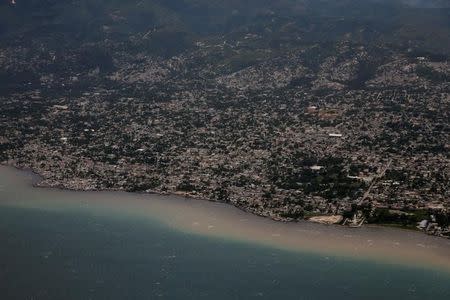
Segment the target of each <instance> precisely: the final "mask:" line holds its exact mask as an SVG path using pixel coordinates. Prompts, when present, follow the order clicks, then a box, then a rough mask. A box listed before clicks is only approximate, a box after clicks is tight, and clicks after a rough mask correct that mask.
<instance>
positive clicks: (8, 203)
mask: <svg viewBox="0 0 450 300" xmlns="http://www.w3.org/2000/svg"><path fill="white" fill-rule="evenodd" d="M31 179H32V177H30V174H29V173H23V172H18V171H16V170H13V169H10V168H4V167H0V299H1V300H9V299H27V300H28V299H33V300H39V299H58V300H60V299H63V300H66V299H67V300H70V299H82V300H84V299H111V300H115V299H118V300H119V299H120V300H122V299H219V300H220V299H253V298H257V299H450V272H446V271H444V270H448V267H447V266H448V264H447V263H448V258H449V256H450V253H449V249H450V243H449V242H448V241H444V240H441V239H435V238H432V237H428V236H425V235H421V234H417V233H411V232H404V231H396V230H388V229H384V228H367V229H361V230H358V231H350V230H347V229H344V228H338V227H324V226H319V225H314V224H306V223H304V224H282V223H277V222H272V221H270V220H267V219H262V218H257V217H254V216H251V215H248V214H246V213H243V212H241V211H238V210H236V209H233V208H232V207H229V206H223V205H219V204H213V203H208V202H205V201H196V202H193V201H188V200H184V199H180V198H176V197H175V198H174V197H172V198H164V197H157V196H147V195H133V194H124V193H79V192H69V191H60V190H52V189H38V188H33V187H31V186H30V180H31ZM283 245H284V246H286V247H284V246H283ZM310 245H312V246H311V247H310ZM278 246H280V247H278ZM324 247H325V248H329V249H321V248H324ZM282 249H288V250H282ZM378 252H380V253H379V255H378V254H377V253H378ZM403 255H404V256H407V259H405V260H402V262H401V263H400V262H399V263H396V264H393V263H392V261H393V260H399V259H400V258H401V257H402V256H403ZM412 260H413V261H414V262H417V263H416V264H411V261H412ZM440 263H442V265H443V268H442V270H443V271H438V269H439V266H440ZM408 265H409V267H408ZM411 265H416V267H411Z"/></svg>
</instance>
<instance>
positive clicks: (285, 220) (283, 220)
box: [0, 163, 445, 239]
mask: <svg viewBox="0 0 450 300" xmlns="http://www.w3.org/2000/svg"><path fill="white" fill-rule="evenodd" d="M0 166H4V167H9V168H14V169H16V170H18V171H24V172H30V173H32V174H33V176H35V177H36V179H35V181H34V182H33V183H32V185H33V187H36V188H51V189H58V190H61V191H73V192H121V193H126V194H130V195H158V196H163V197H164V196H167V197H170V196H175V197H182V198H186V199H190V200H195V201H206V202H211V203H220V204H224V205H228V206H230V207H234V208H237V209H239V210H240V211H243V212H245V213H248V214H251V215H254V216H257V217H261V218H264V219H268V220H272V221H274V222H280V223H292V224H295V223H300V222H308V223H312V224H321V225H325V226H333V227H339V228H347V229H350V230H351V229H355V228H356V229H357V228H362V227H380V228H394V229H398V230H405V231H415V232H420V233H422V234H424V235H428V234H426V233H425V232H423V231H422V230H418V229H414V228H409V227H406V226H401V225H398V226H397V225H396V224H375V223H362V224H361V226H357V227H353V226H345V225H342V224H340V223H328V222H317V221H311V220H310V219H309V218H307V219H306V218H305V219H300V220H296V219H289V218H281V217H274V216H270V215H264V214H261V213H258V212H257V211H252V210H250V209H248V208H246V207H241V206H237V205H234V204H232V203H228V202H221V201H214V200H211V199H206V198H202V197H196V196H194V195H191V194H189V193H187V192H179V193H176V192H167V193H162V192H158V191H154V190H150V191H145V192H130V191H127V190H125V189H115V188H111V189H82V188H79V189H77V188H70V187H66V186H64V185H62V184H55V185H48V184H42V185H41V184H40V183H41V182H42V181H44V180H45V178H44V177H43V175H41V174H40V173H39V172H37V171H36V170H34V169H32V168H29V167H26V168H23V167H18V166H15V165H10V164H1V163H0ZM316 217H329V215H317V216H316ZM311 218H313V217H311ZM428 236H430V235H428ZM436 237H439V238H442V239H445V238H444V237H440V236H436Z"/></svg>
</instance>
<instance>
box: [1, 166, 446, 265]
mask: <svg viewBox="0 0 450 300" xmlns="http://www.w3.org/2000/svg"><path fill="white" fill-rule="evenodd" d="M3 168H5V172H4V173H5V174H6V177H4V178H6V179H5V180H9V179H10V178H9V177H8V175H7V174H8V171H7V170H8V169H9V170H10V172H15V173H11V174H16V175H17V176H10V177H11V180H12V181H14V184H16V185H18V187H19V188H21V189H23V190H24V191H20V192H21V193H22V192H23V193H28V194H27V195H26V197H23V196H18V197H19V198H18V201H17V202H15V201H14V200H12V202H11V199H8V201H5V203H6V204H7V205H8V203H9V204H11V205H13V206H16V205H19V206H20V205H23V206H24V207H25V208H26V207H30V206H31V208H37V209H40V208H43V209H50V210H53V209H55V210H59V209H63V210H64V209H67V208H68V207H69V208H70V209H71V208H75V209H81V211H83V212H88V213H93V214H98V215H99V216H101V215H105V214H107V215H109V214H111V213H113V214H114V215H116V216H121V217H122V216H128V217H129V216H131V217H133V218H134V217H138V218H139V219H142V220H156V221H158V222H160V223H162V224H164V225H165V226H168V227H170V228H172V229H173V230H176V231H179V232H184V233H187V234H195V235H200V236H204V237H208V238H220V239H225V240H230V241H233V242H239V243H241V242H242V243H246V244H257V245H261V246H266V247H271V248H276V249H281V250H286V251H291V252H297V253H298V252H300V253H311V254H315V255H319V256H322V255H323V256H325V257H327V256H334V257H341V258H343V259H350V260H353V259H356V260H358V261H359V260H361V261H371V262H377V263H382V264H389V265H401V266H404V267H413V268H428V269H430V268H431V269H435V270H440V271H444V272H446V273H449V272H450V242H449V241H448V240H446V239H442V238H438V237H434V236H429V235H425V234H423V233H419V232H417V231H412V230H404V229H402V230H400V229H399V228H392V227H385V226H378V225H369V226H364V227H361V228H345V226H330V225H324V224H319V223H313V222H309V221H306V220H302V221H298V222H277V221H274V220H272V219H270V218H267V217H262V216H258V215H256V214H249V213H248V212H246V211H244V210H242V209H239V208H237V207H235V206H232V205H229V204H227V203H221V202H212V201H203V200H199V199H195V198H186V197H181V196H176V195H158V194H148V193H132V192H126V191H111V190H109V191H78V190H68V189H62V188H57V187H43V186H36V183H37V182H38V179H39V178H40V176H39V174H36V173H35V172H33V171H32V170H24V169H19V168H14V167H12V166H3ZM21 173H22V174H23V173H25V174H26V173H28V174H30V175H31V179H27V178H26V177H25V178H24V177H23V175H22V174H21ZM11 174H10V175H11ZM17 182H18V184H17ZM27 187H28V188H27ZM36 187H40V188H41V189H36V190H34V189H35V188H36ZM79 193H83V197H80V194H79ZM34 195H36V196H34ZM14 197H16V196H13V198H14ZM20 197H22V198H20ZM32 197H38V198H39V200H38V201H26V199H25V198H32ZM63 198H67V199H63ZM5 200H7V199H5ZM192 200H193V201H192Z"/></svg>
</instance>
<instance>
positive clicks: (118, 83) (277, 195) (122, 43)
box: [0, 1, 450, 237]
mask: <svg viewBox="0 0 450 300" xmlns="http://www.w3.org/2000/svg"><path fill="white" fill-rule="evenodd" d="M17 2H18V3H10V2H9V1H5V3H2V4H1V7H0V8H1V9H2V11H6V10H8V11H9V12H8V16H9V19H8V20H9V21H5V20H7V19H5V18H2V21H0V24H1V22H3V23H2V25H4V26H6V27H4V28H7V29H8V30H4V31H1V30H0V39H1V41H2V42H1V43H0V104H1V111H0V162H1V163H2V164H5V165H11V166H16V167H19V168H25V169H31V170H33V171H35V172H36V173H38V174H40V175H41V176H42V177H43V180H42V182H40V185H42V186H50V187H63V188H68V189H77V190H110V189H111V190H124V191H130V192H148V193H163V194H165V193H168V194H169V193H170V194H179V195H183V196H188V197H194V198H200V199H207V200H211V201H221V202H227V203H230V204H232V205H234V206H236V207H239V208H241V209H243V210H246V211H249V212H252V213H255V214H258V215H261V216H267V217H270V218H273V219H275V220H282V221H295V220H301V219H310V220H311V221H316V222H322V223H340V224H345V225H349V226H355V227H356V226H361V224H364V223H376V224H386V225H392V226H404V227H409V228H413V229H418V230H423V231H425V232H427V233H429V234H433V235H438V236H443V237H450V61H449V57H450V50H449V49H450V34H448V33H450V28H449V27H450V26H448V24H449V23H448V22H449V19H450V17H449V16H450V14H448V9H442V8H441V9H439V10H438V11H436V10H433V9H432V8H430V9H429V11H428V10H426V9H423V8H417V7H409V8H408V14H407V17H408V18H412V19H418V20H428V19H429V18H432V19H433V20H434V21H433V22H434V23H433V22H431V23H430V25H429V26H435V27H433V28H432V29H433V30H434V29H436V30H435V31H433V32H434V34H433V35H428V34H426V33H424V34H423V35H421V31H420V30H419V29H417V30H416V31H414V34H415V35H417V36H411V34H412V33H411V31H410V30H409V29H411V28H404V27H401V26H400V25H398V24H397V23H395V22H394V20H392V21H391V23H389V24H385V23H383V22H381V21H380V22H377V21H376V20H373V19H370V17H369V16H366V15H364V12H366V13H367V14H369V15H370V10H371V9H372V7H371V6H369V7H367V8H364V7H363V8H360V9H361V10H362V11H363V13H361V11H358V14H359V13H361V14H362V16H363V17H361V19H357V18H356V17H355V15H352V13H351V12H349V13H348V14H349V15H347V13H344V12H341V14H342V15H338V17H336V16H334V15H333V16H330V15H327V14H326V13H323V14H324V15H322V14H319V13H318V12H317V14H308V18H299V17H298V15H301V14H302V13H303V12H304V11H307V12H314V13H316V10H315V8H314V7H308V6H307V3H308V1H280V3H285V4H284V5H286V6H287V8H286V9H288V10H291V7H290V6H289V5H290V4H288V3H291V2H296V3H298V2H302V3H306V4H305V7H297V6H296V9H298V10H299V12H298V13H297V12H295V11H294V12H293V15H289V14H287V13H286V12H284V10H283V9H284V8H283V7H281V8H280V7H278V5H279V6H281V5H282V4H279V3H278V4H277V7H275V8H274V9H273V10H271V9H269V8H270V7H269V8H266V6H270V4H263V5H262V8H261V11H260V12H258V14H255V15H254V16H253V15H252V16H247V15H245V16H246V18H245V20H242V19H243V17H242V18H239V14H240V13H242V14H244V13H243V12H242V11H244V9H245V8H241V9H240V10H239V9H237V8H236V9H230V18H236V19H237V21H235V22H236V24H237V25H230V24H229V22H231V21H230V20H225V21H223V22H224V23H226V24H225V25H221V26H222V27H220V26H219V25H217V26H218V29H216V30H215V31H212V30H211V32H203V31H202V30H201V27H202V24H197V23H192V22H193V21H190V20H187V21H186V20H185V19H183V15H181V16H179V15H176V16H177V18H175V16H173V13H172V14H169V12H171V11H172V10H173V11H177V9H179V8H178V7H176V6H174V7H175V8H173V7H165V6H164V4H161V3H162V2H160V1H146V2H145V1H144V2H145V3H148V2H151V3H157V4H154V6H151V7H150V8H149V7H147V6H142V7H140V8H139V5H140V4H139V3H137V4H136V3H134V6H138V10H139V11H140V12H141V14H138V13H136V12H135V11H134V10H133V9H132V8H129V7H123V8H122V10H121V9H115V10H109V9H108V7H106V8H104V7H101V8H99V7H97V6H95V7H94V9H98V10H99V9H101V11H102V14H100V15H101V16H102V17H98V18H97V19H98V24H97V23H95V24H89V26H91V27H89V28H84V27H83V28H84V29H83V30H85V31H86V32H84V33H83V35H80V34H78V33H77V32H78V31H76V32H72V30H80V29H79V28H80V27H75V29H74V28H72V27H70V26H75V25H74V24H79V23H82V22H81V21H79V20H75V21H73V20H72V22H74V23H67V24H66V23H63V21H64V20H65V18H62V17H61V18H59V17H58V16H59V14H60V7H59V6H57V5H56V4H55V5H56V7H55V10H54V11H52V12H49V11H41V10H39V6H38V4H36V1H23V2H25V3H28V4H29V6H25V4H23V3H20V1H17ZM47 2H48V1H47ZM75 2H80V3H85V1H75ZM103 2H105V1H103ZM103 2H102V1H93V3H97V4H98V5H100V4H101V3H103ZM129 2H139V1H129ZM141 2H143V1H141ZM172 2H173V3H175V2H177V1H167V3H172ZM178 2H180V1H178ZM181 2H183V1H181ZM190 2H197V5H200V4H198V3H201V2H202V1H184V2H183V3H190ZM220 2H221V1H218V3H220ZM63 3H65V2H64V1H63ZM264 3H265V2H264ZM21 5H23V7H22V8H23V9H24V10H25V9H28V10H30V11H31V12H30V14H28V15H27V14H25V13H18V12H17V11H18V10H19V9H20V8H21ZM33 5H34V6H33ZM58 5H62V4H58ZM67 5H69V4H67ZM158 5H159V6H158ZM186 5H187V4H186ZM210 5H212V4H210ZM236 5H237V4H236ZM377 5H380V4H377ZM155 7H159V9H160V10H162V11H164V13H165V15H164V16H165V17H166V18H171V19H170V20H171V21H173V20H175V21H173V22H186V24H190V26H191V27H189V28H191V29H192V28H194V29H192V30H191V31H189V32H186V30H185V31H183V30H180V29H179V27H175V26H174V27H170V26H168V25H164V24H162V23H161V22H159V21H154V24H152V25H151V26H150V25H149V26H147V27H146V28H145V30H144V29H143V28H137V27H136V26H137V25H135V24H134V23H133V22H137V20H140V19H139V18H141V19H142V18H144V17H145V15H143V14H144V13H145V12H146V11H147V10H148V11H150V10H151V11H152V12H154V10H155ZM358 7H359V6H358ZM376 7H379V6H376ZM380 7H381V8H380V10H382V11H383V12H385V14H387V15H389V14H390V12H389V11H390V10H391V9H392V8H391V7H386V8H384V7H382V6H380ZM83 8H84V6H82V5H81V4H80V7H79V9H80V10H81V9H83ZM171 9H172V10H171ZM217 9H222V8H221V7H219V8H217ZM308 9H309V10H308ZM355 9H356V8H355ZM364 9H366V10H364ZM402 9H406V8H403V6H402ZM330 10H332V8H330ZM393 11H394V12H395V10H393ZM423 11H426V13H423ZM131 12H133V14H132V13H131ZM441 12H447V14H445V13H442V14H441ZM149 14H150V13H149ZM199 14H200V13H199ZM224 14H226V13H224ZM296 14H297V15H296ZM416 14H417V15H416ZM80 15H82V13H80ZM152 16H154V13H153V15H152ZM389 16H390V15H389ZM28 17H29V18H30V19H29V20H28V19H27V18H28ZM396 18H398V19H401V17H399V16H396ZM402 18H403V16H402ZM405 18H406V17H405ZM420 18H422V19H420ZM199 19H200V20H202V19H201V18H200V16H199ZM394 19H395V18H394ZM20 20H21V22H25V23H24V24H26V26H25V25H24V24H19V23H17V22H19V21H20ZM23 20H27V21H23ZM233 20H234V19H233ZM389 20H390V19H389ZM395 20H396V21H397V19H395ZM221 21H222V20H217V22H221ZM77 22H78V23H77ZM189 22H191V23H189ZM198 22H200V21H198ZM205 22H211V21H209V20H208V21H205ZM227 22H228V23H227ZM442 22H443V24H447V27H445V25H444V27H442V26H441V25H442ZM400 23H401V22H400ZM17 24H19V25H17ZM61 24H63V25H64V26H63V25H61ZM186 24H184V25H185V26H186V28H187V25H186ZM401 24H403V23H401ZM411 24H412V25H411V26H414V23H411ZM418 24H419V25H417V26H418V27H417V28H419V27H420V26H421V25H420V24H421V23H420V22H418ZM8 26H9V27H8ZM13 26H19V28H16V29H11V28H13ZM58 26H60V27H58ZM80 26H81V25H80ZM83 26H85V25H84V24H83ZM86 26H87V25H86ZM196 26H197V27H199V28H200V29H196V28H197V27H196ZM396 26H397V27H396ZM55 27H58V28H59V29H58V30H56V29H55ZM124 27H126V28H127V29H126V30H127V32H124V30H123V28H124ZM91 28H95V30H94V29H91ZM394 29H395V30H394ZM53 30H54V31H55V32H54V31H53ZM386 32H393V33H392V34H389V35H388V34H387V33H386ZM423 32H425V30H424V31H423ZM447 34H448V35H447ZM394 39H397V42H394V41H393V40H394ZM433 39H441V40H439V43H435V40H433ZM439 47H440V48H439Z"/></svg>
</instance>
